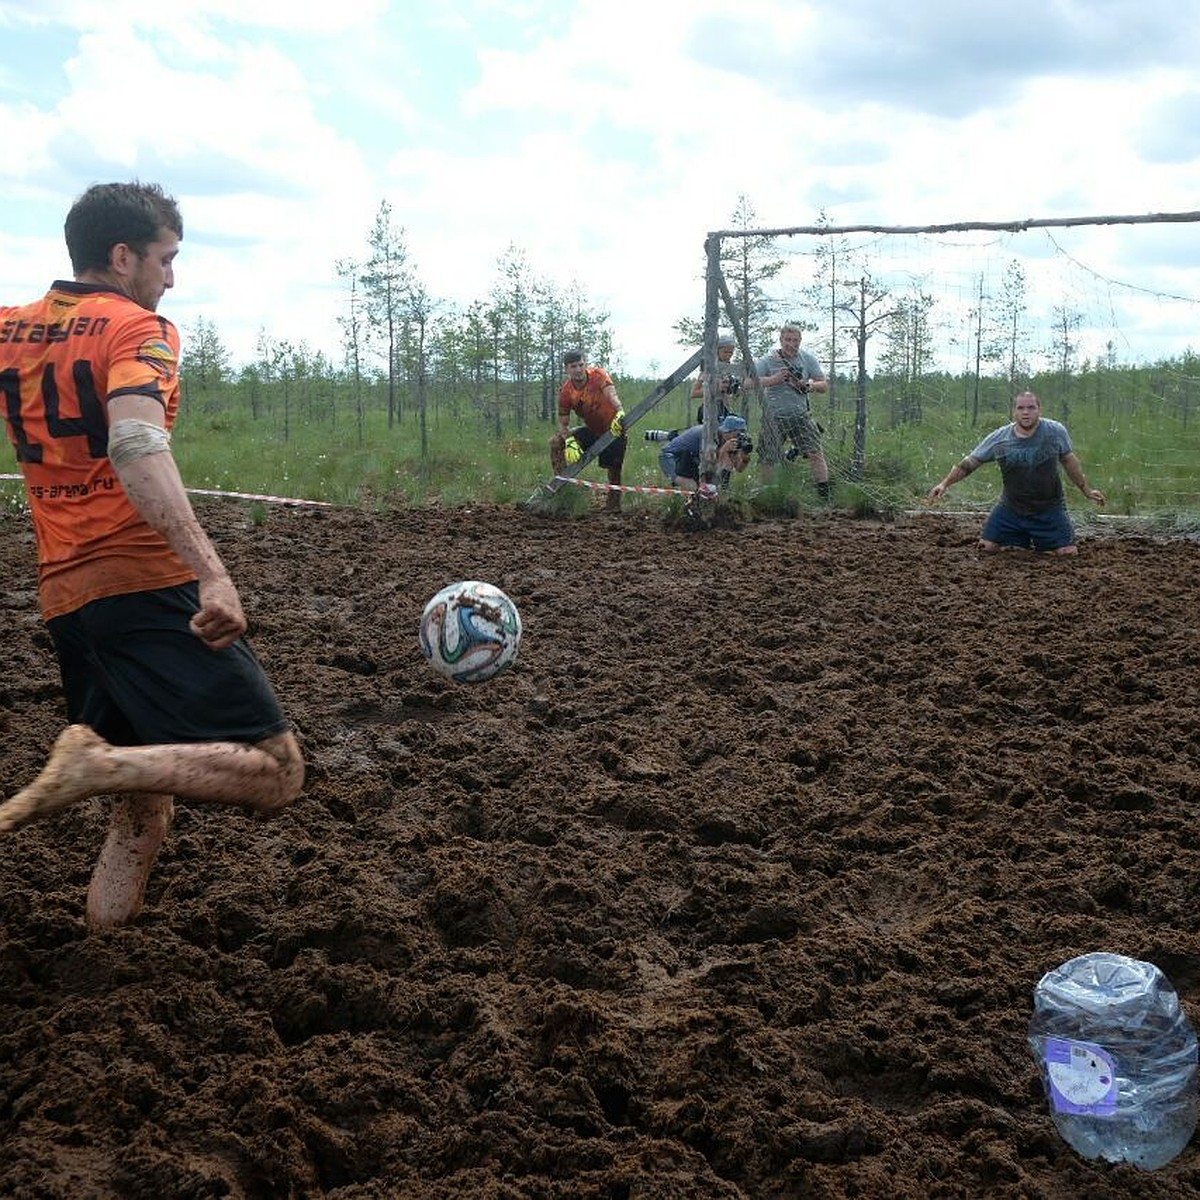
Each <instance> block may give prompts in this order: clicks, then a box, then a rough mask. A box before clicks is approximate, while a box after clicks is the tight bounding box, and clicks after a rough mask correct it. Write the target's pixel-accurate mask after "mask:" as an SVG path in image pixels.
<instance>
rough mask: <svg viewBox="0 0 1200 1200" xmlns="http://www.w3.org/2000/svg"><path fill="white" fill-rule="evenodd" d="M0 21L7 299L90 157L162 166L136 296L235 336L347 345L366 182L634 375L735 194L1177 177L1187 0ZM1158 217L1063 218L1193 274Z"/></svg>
mask: <svg viewBox="0 0 1200 1200" xmlns="http://www.w3.org/2000/svg"><path fill="white" fill-rule="evenodd" d="M0 39H2V40H3V44H4V47H5V53H4V55H3V57H2V58H0V120H2V121H3V124H4V131H5V132H4V144H5V153H4V155H3V156H0V177H2V179H3V184H2V191H0V194H2V195H3V199H4V207H3V218H2V220H0V260H2V261H3V264H4V272H3V280H4V289H3V292H2V293H0V296H2V297H3V302H4V303H19V302H23V301H25V300H28V299H32V298H33V297H34V296H35V295H38V294H40V293H41V292H42V291H44V290H45V288H46V287H47V286H48V284H49V283H50V281H51V280H52V279H54V278H69V272H70V268H69V264H68V261H67V258H66V252H65V247H64V246H63V242H62V220H63V217H64V216H65V213H66V210H67V209H68V208H69V206H70V204H71V202H72V200H73V199H74V198H75V197H76V196H77V195H78V194H79V193H80V192H81V191H83V190H84V189H85V188H86V187H87V186H88V185H89V184H91V183H94V182H99V181H107V180H112V179H130V178H140V179H145V180H153V181H156V182H159V183H161V184H162V185H163V186H164V187H165V188H166V189H167V190H168V191H169V192H171V193H172V194H173V195H174V196H175V197H176V198H177V199H178V200H179V203H180V206H181V209H182V211H183V217H184V225H185V231H184V242H183V249H182V253H181V254H180V256H179V258H178V260H177V262H176V286H175V289H174V291H173V292H172V293H171V294H169V295H168V296H167V297H166V298H165V299H164V301H163V303H162V305H161V306H160V311H161V312H163V313H164V314H165V315H167V316H169V317H170V318H171V319H172V320H174V321H175V322H176V324H178V325H180V327H181V328H182V329H183V330H184V334H185V354H186V333H187V330H188V328H189V327H191V326H194V324H195V322H196V321H197V320H199V319H203V320H205V321H210V322H212V323H213V324H214V325H215V326H216V328H217V330H218V332H219V334H220V336H221V338H222V340H223V341H224V343H225V344H226V346H227V347H228V348H229V350H230V352H231V355H232V357H233V359H234V361H235V362H248V361H250V360H251V359H253V358H254V356H255V347H256V343H257V341H258V338H259V334H260V332H261V331H265V332H266V333H267V334H268V335H269V336H270V337H271V338H273V339H276V340H287V341H290V342H292V343H293V344H298V343H300V342H304V343H305V344H307V345H308V346H310V347H311V348H313V349H319V350H322V351H323V352H325V353H326V354H328V355H329V356H330V358H331V359H333V360H334V361H335V362H340V361H341V357H342V356H341V349H340V347H341V334H340V330H339V328H338V325H337V318H338V316H339V315H342V314H343V313H344V312H345V306H346V294H345V289H344V286H343V284H342V283H341V282H340V281H339V279H338V276H337V272H336V269H335V264H336V263H337V262H338V261H339V260H345V259H360V258H362V257H363V256H364V255H365V253H366V239H367V236H368V234H369V231H370V228H371V226H372V224H373V222H374V219H375V215H376V213H377V212H378V210H379V207H380V204H381V202H382V201H384V200H386V201H387V202H388V203H389V204H390V206H391V208H392V211H393V218H394V220H395V222H396V224H397V225H398V226H400V227H402V228H403V230H404V235H405V239H406V242H407V245H408V249H409V253H410V256H411V260H412V263H413V265H414V266H415V268H416V270H417V272H418V273H419V276H420V278H421V280H422V282H423V283H424V284H425V287H426V289H427V290H428V291H429V293H430V294H431V295H432V296H433V297H434V298H435V299H437V300H439V301H441V302H442V303H443V305H445V306H465V305H467V304H469V303H471V302H473V301H475V300H480V299H486V297H487V294H488V292H489V291H490V290H491V288H492V287H493V286H494V285H495V283H496V280H497V269H498V267H497V264H498V262H499V260H500V259H501V258H502V256H504V255H505V253H506V252H507V251H508V250H509V248H510V247H515V248H516V249H517V250H519V251H520V252H521V253H522V254H524V256H525V258H526V260H527V262H528V264H529V266H530V268H531V270H532V271H533V272H534V273H535V274H536V275H538V276H539V277H542V278H545V279H548V280H550V281H552V282H554V283H555V284H557V285H559V286H560V287H563V288H569V287H570V286H572V285H575V284H578V285H580V286H581V287H582V288H583V290H584V291H585V293H586V294H587V296H588V298H589V301H590V303H591V304H592V306H593V307H594V308H595V309H597V310H600V311H605V312H608V313H609V314H610V321H609V328H610V330H611V332H612V335H613V338H614V341H615V345H616V354H615V357H616V358H617V359H618V361H617V362H615V363H611V364H609V365H610V366H613V367H614V368H616V369H619V370H624V371H625V372H627V373H634V374H650V373H665V371H667V370H670V369H671V368H673V367H674V366H676V365H678V362H679V361H680V360H682V359H683V358H685V357H686V356H687V351H686V350H681V349H680V347H679V345H678V339H677V334H676V332H675V329H674V326H675V324H676V322H677V321H678V320H679V319H680V318H681V317H684V316H693V317H699V316H701V313H702V305H703V298H704V291H703V270H704V240H705V235H706V233H707V232H709V231H711V230H723V229H727V228H729V227H730V221H731V216H732V213H733V211H734V209H735V208H736V207H737V205H738V202H739V197H741V196H745V197H746V198H747V200H748V201H749V202H750V204H751V205H752V207H753V210H754V213H755V218H756V222H757V223H758V224H759V225H761V226H762V227H764V228H790V227H793V226H797V225H811V224H813V223H815V222H816V220H817V218H818V216H819V214H820V213H822V212H824V213H825V214H826V216H827V217H828V219H829V220H831V221H832V222H833V223H834V224H835V225H855V224H860V223H862V224H884V225H909V224H931V223H942V222H962V221H981V222H994V221H1012V220H1021V219H1026V218H1037V219H1055V218H1061V217H1078V216H1088V215H1107V214H1146V213H1164V212H1190V211H1192V210H1195V209H1200V77H1198V76H1197V75H1196V72H1195V63H1196V62H1197V61H1200V12H1197V11H1195V10H1194V8H1193V6H1192V5H1190V4H1180V3H1178V0H973V2H971V3H967V2H966V0H911V2H910V3H908V4H896V3H895V2H894V0H738V2H737V3H736V4H732V3H728V2H725V3H714V2H710V0H640V2H638V3H634V2H632V0H434V2H431V3H425V2H423V0H407V2H405V3H388V2H386V0H337V2H336V3H332V4H331V3H328V0H322V2H320V3H317V2H310V0H254V2H253V3H248V2H247V0H173V2H172V3H171V4H170V5H164V4H163V3H162V2H161V0H104V3H102V4H98V3H96V0H38V3H37V4H36V5H35V4H30V3H29V0H0ZM1158 232H1159V233H1161V235H1162V236H1158V237H1149V236H1138V237H1134V236H1132V235H1130V236H1128V237H1126V236H1114V235H1113V233H1112V231H1111V230H1109V231H1108V232H1107V234H1105V233H1103V232H1102V231H1090V232H1088V233H1082V234H1074V233H1070V234H1064V235H1063V240H1064V242H1065V243H1066V244H1069V245H1070V247H1071V253H1072V254H1074V255H1077V256H1078V257H1079V258H1080V259H1081V260H1082V261H1083V262H1084V263H1085V264H1086V265H1087V266H1088V267H1089V268H1091V269H1094V270H1096V271H1099V272H1100V273H1101V274H1103V275H1105V276H1107V277H1110V278H1112V277H1115V278H1117V279H1119V280H1129V281H1131V282H1133V283H1134V284H1135V285H1136V286H1137V287H1141V288H1146V289H1149V290H1153V289H1156V288H1163V289H1166V290H1169V291H1171V292H1172V293H1174V294H1178V295H1181V296H1182V297H1184V298H1185V299H1188V300H1190V299H1191V298H1193V297H1195V296H1196V294H1197V292H1200V289H1198V288H1197V286H1196V270H1197V267H1198V266H1200V226H1196V225H1187V224H1181V225H1176V226H1174V227H1172V228H1170V229H1166V230H1159V231H1158ZM1072 239H1073V240H1072ZM1194 315H1195V309H1194V305H1192V306H1190V309H1189V311H1188V314H1187V315H1186V316H1185V317H1183V318H1179V317H1178V316H1177V315H1172V317H1171V318H1170V320H1171V321H1172V322H1175V321H1179V323H1180V327H1181V329H1183V328H1186V324H1187V322H1188V321H1189V320H1191V319H1192V317H1194ZM1143 319H1144V320H1145V322H1146V324H1147V327H1150V326H1153V325H1154V324H1155V323H1156V322H1157V323H1159V324H1161V323H1162V321H1163V320H1164V318H1162V317H1161V316H1157V315H1156V314H1155V312H1154V311H1153V310H1151V311H1150V312H1148V313H1147V314H1145V316H1144V318H1142V317H1137V316H1131V317H1130V318H1129V320H1128V322H1125V321H1124V320H1123V322H1122V324H1123V336H1124V335H1125V333H1128V334H1129V335H1130V336H1131V337H1132V338H1133V341H1134V342H1135V343H1136V342H1137V341H1138V336H1139V335H1138V326H1139V322H1140V321H1142V320H1143ZM1147 336H1149V335H1148V334H1147Z"/></svg>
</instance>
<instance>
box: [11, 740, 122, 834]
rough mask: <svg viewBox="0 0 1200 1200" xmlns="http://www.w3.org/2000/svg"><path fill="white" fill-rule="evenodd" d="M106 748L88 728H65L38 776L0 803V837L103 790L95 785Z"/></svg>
mask: <svg viewBox="0 0 1200 1200" xmlns="http://www.w3.org/2000/svg"><path fill="white" fill-rule="evenodd" d="M107 746H108V743H107V742H106V741H105V740H104V739H103V738H102V737H100V736H99V734H97V733H95V732H93V731H92V730H91V729H89V728H88V726H86V725H68V726H67V728H66V729H64V730H63V731H62V733H60V734H59V735H58V740H57V741H56V742H55V743H54V748H53V749H52V750H51V751H50V757H49V759H48V760H47V762H46V765H45V766H44V767H43V768H42V771H41V774H40V775H38V777H37V778H36V779H35V780H34V781H33V782H32V783H31V784H30V785H29V786H28V787H26V788H23V789H22V790H21V791H19V792H18V793H17V794H16V795H15V796H13V797H12V798H11V799H9V800H7V801H5V802H4V803H3V804H0V835H3V834H6V833H11V832H12V831H13V830H14V829H20V827H21V826H22V825H27V824H28V823H29V822H30V821H35V820H37V819H38V818H39V817H46V816H49V815H50V814H51V813H55V812H59V811H60V810H62V809H64V808H68V807H70V805H72V804H75V803H76V802H77V801H79V800H84V799H86V798H87V797H88V796H93V795H96V794H97V793H98V792H100V791H103V790H104V789H103V788H102V787H99V786H97V784H98V782H99V764H100V761H101V755H102V753H103V751H104V750H105V749H106V748H107Z"/></svg>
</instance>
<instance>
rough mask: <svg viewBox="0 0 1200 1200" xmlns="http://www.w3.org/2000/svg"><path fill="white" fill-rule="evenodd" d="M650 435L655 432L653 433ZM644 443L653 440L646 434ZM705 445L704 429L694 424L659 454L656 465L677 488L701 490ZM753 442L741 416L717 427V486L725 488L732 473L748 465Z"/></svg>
mask: <svg viewBox="0 0 1200 1200" xmlns="http://www.w3.org/2000/svg"><path fill="white" fill-rule="evenodd" d="M651 432H654V431H653V430H652V431H651ZM646 438H647V440H654V439H652V438H651V437H650V434H649V433H647V434H646ZM703 444H704V426H703V425H693V426H692V427H691V428H690V429H685V430H684V431H683V432H682V433H678V434H676V435H675V436H674V437H673V438H671V440H670V441H669V442H667V444H666V445H665V446H663V448H662V450H661V451H660V452H659V456H658V465H659V466H660V467H661V468H662V472H663V474H664V475H666V477H667V478H668V479H670V480H671V482H672V483H673V484H674V485H675V487H677V488H683V489H685V490H692V491H694V490H698V489H699V488H700V453H701V448H702V447H703ZM753 450H754V441H753V439H752V438H751V437H750V434H749V432H748V431H747V429H746V422H745V420H744V419H743V418H742V417H735V416H728V417H725V418H724V419H723V420H722V421H721V423H720V424H719V425H718V426H717V483H718V484H719V485H720V486H721V487H724V486H725V485H727V484H728V483H729V480H730V479H731V478H732V476H733V472H734V471H744V470H745V469H746V467H747V466H749V464H750V455H751V453H752V452H753Z"/></svg>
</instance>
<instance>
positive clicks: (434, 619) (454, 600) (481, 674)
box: [421, 579, 521, 683]
mask: <svg viewBox="0 0 1200 1200" xmlns="http://www.w3.org/2000/svg"><path fill="white" fill-rule="evenodd" d="M520 643H521V614H520V613H519V612H517V606H516V605H515V604H514V603H513V602H512V600H510V599H509V597H508V596H507V595H505V594H504V592H502V591H501V590H500V589H499V588H498V587H495V586H493V585H492V584H490V583H481V582H479V581H478V580H475V579H468V580H464V581H463V582H462V583H452V584H450V585H449V587H444V588H442V590H441V591H440V592H438V594H437V595H436V596H434V597H433V599H432V600H430V601H429V603H428V604H427V605H425V612H424V613H423V614H422V615H421V652H422V653H423V654H424V655H425V657H426V658H427V659H428V660H429V662H430V663H431V664H432V666H433V668H434V670H436V671H438V672H440V673H441V674H442V675H445V676H446V678H447V679H453V680H454V681H455V682H456V683H482V682H483V681H484V680H485V679H491V678H492V677H493V676H495V675H498V674H499V673H500V672H501V671H503V670H504V669H505V668H506V667H508V666H510V665H511V663H512V662H513V660H514V659H515V658H516V657H517V647H518V646H519V645H520Z"/></svg>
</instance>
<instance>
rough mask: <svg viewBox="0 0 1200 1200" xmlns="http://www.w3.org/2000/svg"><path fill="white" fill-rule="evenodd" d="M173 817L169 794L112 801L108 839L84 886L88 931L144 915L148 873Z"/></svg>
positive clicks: (108, 926) (120, 798)
mask: <svg viewBox="0 0 1200 1200" xmlns="http://www.w3.org/2000/svg"><path fill="white" fill-rule="evenodd" d="M174 815H175V806H174V803H173V802H172V799H171V797H170V796H163V795H154V794H147V795H143V796H122V797H119V798H118V799H117V800H116V801H115V802H114V804H113V810H112V818H111V820H110V822H109V827H108V837H107V838H106V839H105V842H104V847H103V849H102V850H101V851H100V858H99V859H98V860H97V862H96V868H95V870H94V871H93V872H92V881H91V884H90V885H89V886H88V894H87V923H88V926H89V928H91V929H96V930H100V929H112V928H114V927H115V926H117V925H123V924H125V923H126V922H127V921H132V920H133V918H134V917H136V916H137V915H138V913H140V912H141V911H142V904H143V902H144V901H145V898H146V884H147V882H148V881H149V879H150V871H151V869H152V868H153V867H154V861H155V859H156V858H157V857H158V852H159V849H160V848H161V847H162V844H163V840H164V839H165V838H166V836H167V831H168V830H169V829H170V828H171V819H172V817H173V816H174Z"/></svg>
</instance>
